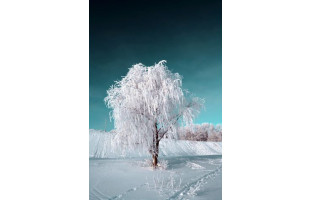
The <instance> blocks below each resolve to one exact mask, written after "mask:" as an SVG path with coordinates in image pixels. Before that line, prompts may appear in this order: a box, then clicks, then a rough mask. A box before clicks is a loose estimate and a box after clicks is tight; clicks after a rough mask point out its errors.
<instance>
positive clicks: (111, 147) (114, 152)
mask: <svg viewBox="0 0 310 200" xmlns="http://www.w3.org/2000/svg"><path fill="white" fill-rule="evenodd" d="M114 136H115V134H113V133H110V132H104V131H98V130H93V129H90V130H89V157H90V158H124V157H131V158H133V157H149V156H150V154H149V153H148V151H146V150H145V149H142V147H139V146H137V148H136V149H129V148H126V147H120V146H119V145H117V144H116V143H115V142H113V139H114ZM200 155H201V156H202V155H222V142H200V141H188V140H171V139H163V140H162V141H160V145H159V156H200Z"/></svg>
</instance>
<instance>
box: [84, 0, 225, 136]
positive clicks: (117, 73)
mask: <svg viewBox="0 0 310 200" xmlns="http://www.w3.org/2000/svg"><path fill="white" fill-rule="evenodd" d="M150 2H151V1H117V0H114V1H112V0H111V1H102V0H101V1H94V0H91V1H90V55H89V58H90V63H89V64H90V69H89V76H90V77H89V128H93V129H105V128H106V129H107V130H111V129H113V128H114V125H113V121H112V122H110V119H109V111H110V110H109V109H108V108H107V107H106V105H105V103H104V101H103V99H104V97H105V96H106V95H107V93H106V91H107V90H108V89H109V87H110V86H111V85H112V84H113V83H114V81H115V80H120V79H121V78H122V76H125V75H126V74H127V72H128V68H130V67H131V66H132V65H133V64H136V63H143V64H144V65H147V66H150V65H153V64H154V63H155V62H159V61H160V60H167V66H168V68H169V69H170V70H171V71H173V72H178V73H179V74H181V75H182V76H183V88H184V89H188V90H189V91H190V92H192V93H194V94H195V95H196V96H198V97H201V98H204V99H205V100H206V103H205V110H203V111H202V112H201V113H200V115H199V116H198V117H197V118H196V120H195V123H203V122H210V123H214V124H218V123H222V2H221V1H202V0H192V1H163V2H160V1H154V2H153V3H150ZM105 121H106V126H105Z"/></svg>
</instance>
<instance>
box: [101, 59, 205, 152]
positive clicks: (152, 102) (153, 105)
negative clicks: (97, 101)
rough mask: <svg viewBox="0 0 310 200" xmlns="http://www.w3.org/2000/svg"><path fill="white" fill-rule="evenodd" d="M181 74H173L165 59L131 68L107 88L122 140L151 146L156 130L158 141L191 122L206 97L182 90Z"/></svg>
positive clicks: (106, 99)
mask: <svg viewBox="0 0 310 200" xmlns="http://www.w3.org/2000/svg"><path fill="white" fill-rule="evenodd" d="M181 86H182V77H181V76H180V75H179V74H178V73H172V72H171V71H169V70H168V68H167V66H166V61H165V60H163V61H160V62H159V63H157V64H156V63H155V64H154V66H150V67H147V66H144V65H143V64H141V63H139V64H136V65H133V66H132V67H131V68H129V72H128V73H127V75H126V76H125V77H123V79H122V80H121V81H116V82H115V84H114V85H112V86H111V88H110V89H109V90H108V91H107V93H108V96H107V97H106V98H105V102H106V103H107V106H108V107H109V108H112V109H113V111H112V112H111V113H110V114H111V117H113V118H114V123H115V128H116V132H117V134H118V137H119V141H122V142H125V143H126V144H129V145H133V144H142V145H144V146H145V147H148V148H149V147H151V146H152V144H153V143H154V134H153V133H154V131H157V132H158V135H159V140H160V139H161V138H163V137H164V136H166V135H167V136H168V137H173V138H177V137H178V134H177V128H178V126H179V125H180V124H183V123H184V124H186V125H190V124H192V123H193V118H194V117H195V116H196V115H197V114H198V113H199V111H200V109H201V107H202V106H203V104H204V100H203V99H200V98H197V97H193V96H192V95H190V94H189V92H187V91H184V90H182V88H181Z"/></svg>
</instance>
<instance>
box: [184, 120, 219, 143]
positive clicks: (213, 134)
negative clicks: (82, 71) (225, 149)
mask: <svg viewBox="0 0 310 200" xmlns="http://www.w3.org/2000/svg"><path fill="white" fill-rule="evenodd" d="M179 132H180V139H181V140H193V141H213V142H221V141H222V126H221V125H220V124H218V125H216V127H214V125H213V124H209V123H203V124H193V125H191V126H185V127H181V128H180V129H179Z"/></svg>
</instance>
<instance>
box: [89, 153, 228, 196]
mask: <svg viewBox="0 0 310 200" xmlns="http://www.w3.org/2000/svg"><path fill="white" fill-rule="evenodd" d="M161 159H162V160H161V161H162V162H163V158H161ZM164 160H165V162H163V163H166V164H167V168H166V169H165V170H153V169H152V168H151V167H148V166H147V164H146V161H144V160H143V159H141V158H140V159H90V161H89V177H90V186H89V187H90V188H89V189H90V190H89V195H90V199H91V200H98V199H133V200H146V199H148V200H153V199H154V200H155V199H209V200H216V199H222V156H217V155H213V156H186V157H166V158H164Z"/></svg>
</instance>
